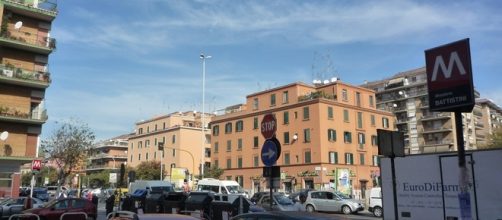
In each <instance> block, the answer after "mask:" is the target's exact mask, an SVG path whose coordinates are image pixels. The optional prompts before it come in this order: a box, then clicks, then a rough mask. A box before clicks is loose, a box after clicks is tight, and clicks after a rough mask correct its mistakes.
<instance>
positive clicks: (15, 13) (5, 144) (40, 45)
mask: <svg viewBox="0 0 502 220" xmlns="http://www.w3.org/2000/svg"><path fill="white" fill-rule="evenodd" d="M56 15H57V10H56V5H55V4H51V3H49V2H47V1H36V0H24V1H14V0H0V132H5V131H6V132H8V134H9V135H8V137H7V139H6V140H4V141H2V140H0V197H3V196H9V197H10V196H12V197H16V196H18V192H19V185H20V174H19V172H20V166H21V165H22V164H24V163H31V161H32V160H33V159H34V158H35V157H36V156H37V151H38V146H39V144H40V138H39V135H40V133H41V131H42V124H44V123H45V121H46V120H47V114H46V110H45V108H44V98H45V90H46V89H47V88H48V87H49V85H50V82H51V80H50V75H49V71H48V68H47V67H48V65H47V63H48V59H49V54H50V53H52V51H53V49H54V48H55V40H54V39H53V38H51V37H50V29H51V23H52V21H53V20H54V18H56Z"/></svg>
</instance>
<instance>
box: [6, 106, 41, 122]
mask: <svg viewBox="0 0 502 220" xmlns="http://www.w3.org/2000/svg"><path fill="white" fill-rule="evenodd" d="M48 118H49V117H48V116H47V110H45V109H44V110H43V111H31V112H22V111H19V110H17V109H15V108H10V107H7V106H2V105H0V121H8V122H15V123H24V124H36V125H41V124H43V123H45V122H46V121H47V119H48Z"/></svg>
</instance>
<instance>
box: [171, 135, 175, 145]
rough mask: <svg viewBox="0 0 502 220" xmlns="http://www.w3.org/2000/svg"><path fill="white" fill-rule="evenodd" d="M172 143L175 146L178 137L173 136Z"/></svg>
mask: <svg viewBox="0 0 502 220" xmlns="http://www.w3.org/2000/svg"><path fill="white" fill-rule="evenodd" d="M172 142H173V144H174V143H176V135H173V138H172Z"/></svg>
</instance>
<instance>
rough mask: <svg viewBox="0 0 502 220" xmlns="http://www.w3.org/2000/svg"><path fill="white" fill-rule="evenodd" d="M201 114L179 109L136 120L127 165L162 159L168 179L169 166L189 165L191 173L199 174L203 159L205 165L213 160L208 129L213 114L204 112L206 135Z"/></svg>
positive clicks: (184, 166)
mask: <svg viewBox="0 0 502 220" xmlns="http://www.w3.org/2000/svg"><path fill="white" fill-rule="evenodd" d="M201 115H202V114H201V113H198V112H176V113H171V114H168V115H164V116H160V117H156V118H152V119H149V120H146V121H141V122H138V123H136V129H135V130H136V131H135V133H134V135H132V136H131V137H130V138H129V150H128V151H127V157H128V165H130V166H132V167H136V166H137V165H138V164H140V163H141V162H143V161H152V160H153V161H161V162H162V167H163V170H164V174H165V178H167V179H169V177H170V175H171V173H170V168H186V169H188V171H189V173H190V174H195V175H196V176H198V175H200V164H201V162H202V160H203V163H204V164H205V166H206V167H209V166H210V162H211V160H210V154H211V153H210V149H211V148H210V146H209V138H210V136H209V135H210V132H209V130H208V129H207V124H208V123H209V122H210V121H211V114H204V115H205V117H204V123H205V126H204V127H205V128H206V129H205V130H204V133H205V135H204V136H203V135H202V128H201V121H202V120H201ZM203 138H204V145H203V144H202V143H203ZM159 143H164V151H163V152H161V151H159V150H158V144H159ZM203 147H204V149H203ZM203 151H204V153H203ZM201 159H202V160H201Z"/></svg>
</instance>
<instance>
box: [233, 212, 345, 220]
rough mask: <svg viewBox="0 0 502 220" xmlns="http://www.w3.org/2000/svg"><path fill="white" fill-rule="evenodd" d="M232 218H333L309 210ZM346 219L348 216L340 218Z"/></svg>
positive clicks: (281, 219)
mask: <svg viewBox="0 0 502 220" xmlns="http://www.w3.org/2000/svg"><path fill="white" fill-rule="evenodd" d="M231 219H232V220H270V219H274V220H323V219H333V217H331V216H329V215H323V214H319V213H309V212H281V211H272V212H255V213H246V214H241V215H238V216H235V217H233V218H231ZM338 219H346V218H338Z"/></svg>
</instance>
